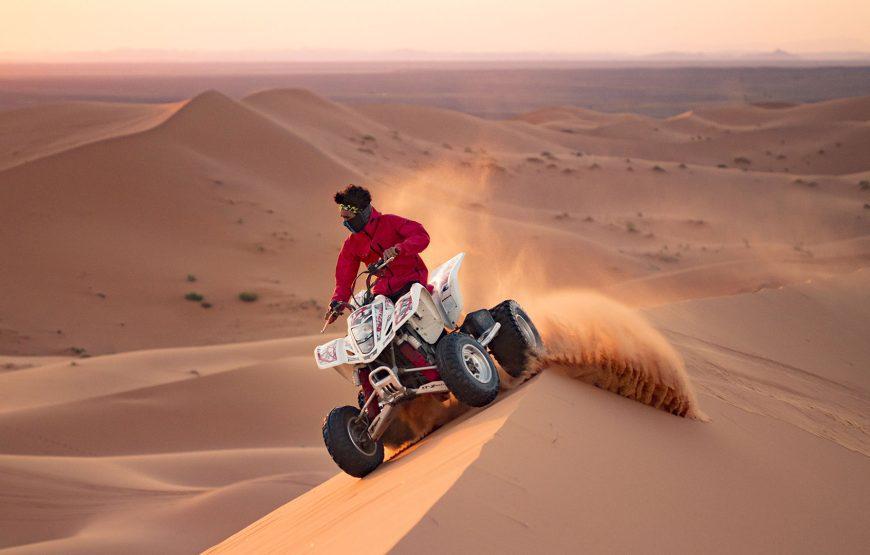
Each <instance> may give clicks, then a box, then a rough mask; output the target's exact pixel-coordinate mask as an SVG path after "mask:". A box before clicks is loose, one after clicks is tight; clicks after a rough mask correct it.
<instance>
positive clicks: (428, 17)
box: [0, 0, 870, 57]
mask: <svg viewBox="0 0 870 555" xmlns="http://www.w3.org/2000/svg"><path fill="white" fill-rule="evenodd" d="M868 24H870V1H867V0H824V1H822V0H661V1H657V2H656V1H644V0H610V1H600V0H599V1H590V0H574V1H565V0H534V1H531V0H512V1H511V0H509V1H505V0H442V1H439V2H418V1H414V0H404V1H400V0H349V1H348V0H345V1H338V0H320V1H316V0H307V1H292V0H244V1H238V0H208V1H204V0H147V1H140V0H135V1H134V0H0V53H6V54H7V57H8V56H9V55H10V54H11V55H12V56H13V57H15V56H21V57H32V56H33V55H34V54H35V53H45V52H65V51H93V50H112V49H126V48H131V49H183V50H207V51H214V50H220V51H226V50H250V49H254V50H260V49H263V50H272V49H301V48H312V49H340V50H345V49H350V50H361V51H383V50H395V49H415V50H425V51H434V52H518V51H538V52H554V53H590V52H614V53H630V54H644V53H652V52H661V51H668V50H681V51H722V50H772V49H775V48H784V49H786V50H790V51H794V52H802V51H803V52H807V51H821V50H870V40H868V38H867V36H868V28H870V27H868Z"/></svg>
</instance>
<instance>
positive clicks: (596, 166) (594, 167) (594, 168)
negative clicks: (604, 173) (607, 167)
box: [589, 162, 601, 170]
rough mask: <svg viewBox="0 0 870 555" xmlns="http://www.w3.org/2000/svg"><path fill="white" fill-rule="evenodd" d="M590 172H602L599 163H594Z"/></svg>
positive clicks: (590, 167)
mask: <svg viewBox="0 0 870 555" xmlns="http://www.w3.org/2000/svg"><path fill="white" fill-rule="evenodd" d="M589 169H590V170H600V169H601V166H599V165H598V162H594V163H593V164H592V165H591V166H589Z"/></svg>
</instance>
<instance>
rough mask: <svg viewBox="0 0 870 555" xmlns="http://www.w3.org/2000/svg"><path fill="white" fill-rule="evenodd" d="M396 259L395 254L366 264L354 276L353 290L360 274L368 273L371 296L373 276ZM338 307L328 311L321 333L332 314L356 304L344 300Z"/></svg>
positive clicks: (368, 294) (369, 294)
mask: <svg viewBox="0 0 870 555" xmlns="http://www.w3.org/2000/svg"><path fill="white" fill-rule="evenodd" d="M395 259H396V257H395V256H391V257H390V258H387V259H384V258H379V259H378V260H376V261H375V262H372V263H371V264H369V265H368V266H366V269H365V270H363V271H362V272H360V273H358V274H357V275H356V277H355V278H354V280H353V285H352V286H351V291H353V290H354V289H355V288H356V280H358V279H359V278H360V276H362V275H365V274H368V277H367V278H366V297H371V295H372V277H375V276H376V275H377V274H378V272H380V271H381V270H383V269H384V268H386V267H387V266H388V265H389V264H390V262H392V261H393V260H395ZM351 299H353V297H351ZM360 306H361V305H360ZM337 308H338V310H335V309H333V310H331V311H330V312H328V313H327V318H326V322H325V323H324V324H323V329H321V330H320V333H323V332H324V331H325V330H326V326H328V325H329V324H330V323H331V322H330V320H329V315H330V314H335V315H336V316H338V315H340V314H341V313H342V312H343V311H344V309H345V308H351V309H352V308H354V305H353V303H352V302H343V303H341V304H340V305H338V307H337ZM356 308H359V307H356Z"/></svg>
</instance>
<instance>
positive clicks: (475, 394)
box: [435, 333, 499, 407]
mask: <svg viewBox="0 0 870 555" xmlns="http://www.w3.org/2000/svg"><path fill="white" fill-rule="evenodd" d="M435 356H436V358H437V360H438V371H439V372H440V374H441V379H442V380H444V384H445V385H446V386H447V388H448V389H449V390H450V392H451V393H453V395H455V396H456V398H457V399H458V400H459V402H460V403H465V404H466V405H469V406H472V407H482V406H485V405H488V404H490V403H491V402H493V401H494V400H495V397H496V395H498V383H499V381H498V372H497V371H496V369H495V364H493V362H492V359H491V358H490V356H489V353H487V352H486V348H485V347H484V346H483V345H481V344H480V343H478V342H477V340H476V339H474V338H473V337H471V336H469V335H465V334H464V333H451V334H448V335H445V336H444V337H442V338H441V340H440V341H439V342H438V345H437V346H436V347H435Z"/></svg>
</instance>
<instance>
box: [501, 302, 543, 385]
mask: <svg viewBox="0 0 870 555" xmlns="http://www.w3.org/2000/svg"><path fill="white" fill-rule="evenodd" d="M490 312H491V313H492V317H493V318H494V319H495V321H496V322H498V323H499V324H501V327H500V328H499V330H498V333H497V334H495V337H494V338H493V339H492V341H491V342H490V343H489V350H490V351H492V354H493V356H495V359H496V360H497V361H498V363H499V364H501V367H502V368H504V370H505V372H507V373H508V374H510V375H511V376H513V377H514V378H516V377H517V376H519V375H520V374H522V373H523V370H525V369H526V367H527V366H528V364H529V362H530V361H531V360H532V357H534V356H535V352H536V351H537V350H538V349H540V348H541V346H542V345H543V343H542V341H541V334H540V333H538V328H536V327H535V324H533V323H532V319H531V318H529V315H528V314H526V311H525V310H523V309H522V308H521V307H520V305H519V303H517V302H516V301H513V300H507V301H502V302H501V303H499V304H498V305H496V307H495V308H493V309H492V310H490Z"/></svg>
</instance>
